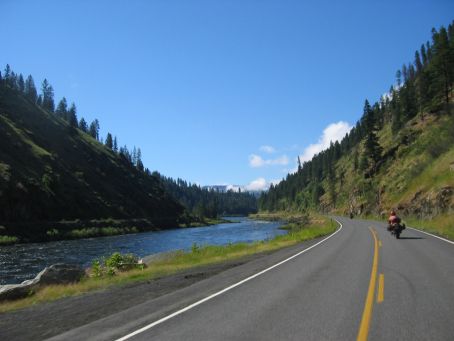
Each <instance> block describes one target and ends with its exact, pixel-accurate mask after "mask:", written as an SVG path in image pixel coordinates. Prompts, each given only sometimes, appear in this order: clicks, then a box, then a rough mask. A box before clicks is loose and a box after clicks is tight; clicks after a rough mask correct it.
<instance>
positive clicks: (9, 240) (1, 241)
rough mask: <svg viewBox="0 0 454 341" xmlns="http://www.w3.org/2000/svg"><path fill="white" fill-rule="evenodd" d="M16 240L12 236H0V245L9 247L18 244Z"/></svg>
mask: <svg viewBox="0 0 454 341" xmlns="http://www.w3.org/2000/svg"><path fill="white" fill-rule="evenodd" d="M18 240H19V239H18V238H17V237H14V236H0V245H9V244H14V243H17V242H18Z"/></svg>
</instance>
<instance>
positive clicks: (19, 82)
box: [17, 74, 25, 94]
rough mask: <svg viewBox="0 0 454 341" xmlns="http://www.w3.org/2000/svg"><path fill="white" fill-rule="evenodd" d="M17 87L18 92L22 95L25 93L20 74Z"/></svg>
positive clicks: (22, 78)
mask: <svg viewBox="0 0 454 341" xmlns="http://www.w3.org/2000/svg"><path fill="white" fill-rule="evenodd" d="M17 86H18V88H19V91H20V92H21V93H22V94H23V93H25V82H24V77H23V76H22V74H19V78H18V80H17Z"/></svg>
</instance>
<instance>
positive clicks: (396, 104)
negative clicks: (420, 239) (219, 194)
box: [259, 23, 454, 219]
mask: <svg viewBox="0 0 454 341" xmlns="http://www.w3.org/2000/svg"><path fill="white" fill-rule="evenodd" d="M396 78H397V79H396V83H397V84H396V85H394V86H392V87H391V89H390V91H389V94H387V95H386V96H383V97H382V98H381V99H380V100H379V101H377V102H376V103H374V104H372V105H370V104H369V102H368V101H367V100H366V102H365V105H364V113H363V115H362V117H361V119H360V120H359V121H358V122H357V123H356V126H355V127H354V128H353V129H352V130H351V131H350V133H348V134H347V135H346V136H345V137H344V138H343V139H342V140H341V141H340V142H336V143H334V144H331V146H330V147H329V148H328V149H327V150H325V151H322V152H321V153H319V154H317V155H315V156H314V157H313V158H312V160H310V161H308V162H305V163H303V164H300V165H299V167H298V170H297V172H295V173H294V174H289V175H288V176H287V178H286V179H285V180H284V181H282V182H281V183H279V184H278V185H276V186H272V187H271V188H270V190H269V191H268V193H266V194H264V195H263V196H262V197H261V198H260V200H259V208H260V210H262V211H275V210H300V211H305V210H309V209H315V210H321V211H325V212H339V213H343V214H347V213H349V212H350V211H353V212H355V213H374V214H377V213H383V212H386V211H388V210H389V208H391V207H395V208H398V209H399V211H400V214H403V215H408V216H410V215H413V216H416V217H419V218H421V217H422V218H424V217H428V218H431V219H432V218H434V217H435V216H439V215H445V216H448V215H449V214H451V216H452V211H453V210H454V196H453V191H454V109H453V105H452V102H453V81H454V23H451V25H449V27H448V28H447V29H446V28H444V27H441V28H440V29H439V30H438V31H437V30H435V29H433V31H432V40H431V41H430V42H427V43H425V44H423V45H421V47H420V49H418V50H417V51H416V52H415V58H414V61H413V62H412V63H410V64H404V65H403V66H402V68H401V69H400V70H398V71H397V74H396ZM372 81H373V80H372Z"/></svg>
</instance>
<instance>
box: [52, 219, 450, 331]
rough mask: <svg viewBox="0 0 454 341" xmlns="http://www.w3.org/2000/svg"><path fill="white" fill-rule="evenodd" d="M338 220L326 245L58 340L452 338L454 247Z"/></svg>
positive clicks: (278, 257)
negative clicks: (340, 226) (340, 224)
mask: <svg viewBox="0 0 454 341" xmlns="http://www.w3.org/2000/svg"><path fill="white" fill-rule="evenodd" d="M338 220H339V221H340V222H341V223H342V228H341V229H340V230H338V232H337V233H336V234H335V235H332V236H331V237H330V238H328V239H326V240H321V239H319V240H315V241H310V242H306V243H302V244H300V245H297V246H295V247H292V248H288V249H285V250H281V251H279V252H276V253H273V254H271V255H268V256H266V257H263V258H261V259H259V260H255V261H252V262H248V263H246V264H242V265H240V266H237V267H234V268H232V269H228V270H226V271H224V272H221V273H219V274H217V275H215V276H212V277H210V278H208V279H205V280H202V281H199V282H197V283H195V284H193V285H191V286H188V287H186V288H183V289H181V290H177V291H175V292H173V293H171V294H167V295H164V296H161V297H158V298H156V299H153V300H149V301H146V302H144V303H142V304H138V305H134V306H132V307H130V308H129V309H127V310H124V311H122V312H120V313H116V314H113V315H111V316H108V317H105V318H103V319H100V320H98V321H94V322H92V323H90V324H88V325H85V326H82V327H79V328H76V329H73V330H70V331H68V332H66V333H63V334H61V335H58V336H56V337H54V338H53V339H52V340H118V339H121V338H122V339H123V340H126V339H127V340H355V339H357V340H367V339H368V340H454V323H453V319H452V317H453V316H454V244H451V243H448V242H446V241H443V240H440V239H437V238H435V237H432V236H429V235H427V234H423V233H421V232H419V231H416V230H411V229H406V230H405V231H404V232H403V234H402V239H400V240H396V239H395V238H394V237H392V236H391V235H390V234H389V233H388V232H387V231H386V229H385V225H384V224H382V223H378V222H371V221H364V220H356V219H354V220H350V219H346V218H338ZM304 250H305V251H304ZM300 252H302V253H301V254H299V255H298V256H296V257H294V258H292V259H289V260H287V261H285V262H284V263H282V264H279V265H278V266H275V267H273V268H271V269H269V268H270V267H271V266H273V265H275V264H277V263H279V262H281V261H284V260H286V259H288V258H289V257H291V256H293V255H295V254H298V253H300ZM264 269H268V270H265V272H263V273H261V271H263V270H264ZM250 276H252V278H249V277H250ZM247 278H249V279H248V280H246V281H244V282H241V281H242V280H244V279H247ZM153 323H154V325H153ZM144 327H145V328H144ZM141 329H142V330H141ZM131 333H132V334H131Z"/></svg>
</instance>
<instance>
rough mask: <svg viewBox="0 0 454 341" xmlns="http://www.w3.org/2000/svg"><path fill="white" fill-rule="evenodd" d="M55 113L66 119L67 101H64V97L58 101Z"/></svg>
mask: <svg viewBox="0 0 454 341" xmlns="http://www.w3.org/2000/svg"><path fill="white" fill-rule="evenodd" d="M55 114H56V115H57V116H58V117H60V118H62V119H64V120H67V119H68V103H67V102H66V98H65V97H63V98H62V99H61V100H60V102H58V105H57V109H56V110H55Z"/></svg>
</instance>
